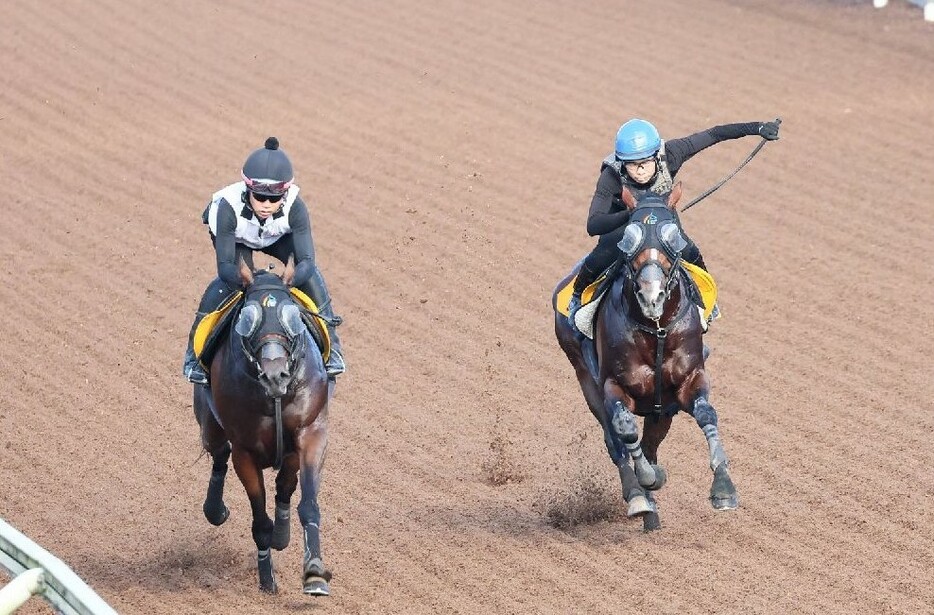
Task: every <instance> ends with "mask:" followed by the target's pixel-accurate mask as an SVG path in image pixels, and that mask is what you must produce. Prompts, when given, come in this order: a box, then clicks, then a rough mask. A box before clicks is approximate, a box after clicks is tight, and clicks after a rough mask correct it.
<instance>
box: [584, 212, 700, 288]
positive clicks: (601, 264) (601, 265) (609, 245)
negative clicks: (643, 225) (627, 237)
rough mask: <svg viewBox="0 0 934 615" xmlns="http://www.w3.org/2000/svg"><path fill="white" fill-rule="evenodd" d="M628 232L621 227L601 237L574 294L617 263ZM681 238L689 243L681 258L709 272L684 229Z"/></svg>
mask: <svg viewBox="0 0 934 615" xmlns="http://www.w3.org/2000/svg"><path fill="white" fill-rule="evenodd" d="M625 231H626V227H625V226H621V227H620V228H618V229H616V230H615V231H611V232H609V233H607V234H605V235H601V236H600V239H598V240H597V245H596V246H595V247H594V249H593V250H592V251H591V252H590V254H588V255H587V257H586V258H584V262H583V264H581V269H580V272H579V273H578V274H577V279H576V280H574V292H575V293H582V292H584V289H585V288H587V287H588V286H590V285H591V284H592V283H593V282H594V280H596V279H597V276H599V275H600V274H601V273H603V272H604V271H606V269H607V268H608V267H609V266H610V265H612V264H613V263H614V262H616V259H617V258H619V256H620V252H619V247H618V246H617V244H618V243H619V242H620V241H621V240H622V239H623V233H624V232H625ZM681 236H682V237H684V240H685V241H686V242H687V244H688V245H687V246H685V248H684V250H682V251H681V258H683V259H684V260H686V261H687V262H689V263H691V264H692V265H698V266H699V267H701V268H703V269H704V270H705V271H706V270H707V266H706V265H705V264H704V257H703V256H701V253H700V249H699V248H698V247H697V244H696V243H694V240H692V239H691V238H690V237H688V235H687V233H685V232H684V229H682V230H681Z"/></svg>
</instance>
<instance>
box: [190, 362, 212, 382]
mask: <svg viewBox="0 0 934 615" xmlns="http://www.w3.org/2000/svg"><path fill="white" fill-rule="evenodd" d="M185 378H187V379H188V382H190V383H192V384H207V383H208V375H207V374H206V373H204V370H203V369H201V366H200V365H195V366H193V367H189V368H188V369H187V370H185Z"/></svg>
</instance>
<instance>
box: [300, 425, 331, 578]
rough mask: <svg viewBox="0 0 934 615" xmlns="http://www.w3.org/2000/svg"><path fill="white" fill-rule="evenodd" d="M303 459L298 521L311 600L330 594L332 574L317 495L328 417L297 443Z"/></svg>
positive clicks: (311, 426) (308, 429)
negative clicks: (323, 543)
mask: <svg viewBox="0 0 934 615" xmlns="http://www.w3.org/2000/svg"><path fill="white" fill-rule="evenodd" d="M298 448H299V451H300V455H301V460H300V461H301V470H300V472H299V481H300V483H301V486H302V497H301V501H299V503H298V518H299V521H300V522H301V524H302V531H303V537H304V543H305V553H304V557H303V559H302V591H303V592H304V593H305V594H307V595H309V596H329V595H330V594H331V587H330V581H331V573H330V572H329V571H328V570H327V569H326V568H325V567H324V559H323V557H322V555H321V509H320V508H319V507H318V492H319V490H320V488H321V469H322V467H323V465H324V456H325V452H326V450H327V413H326V410H322V412H321V414H319V415H318V417H317V418H316V419H315V421H314V423H312V424H311V425H310V426H309V427H307V428H306V429H304V430H303V431H302V433H301V435H300V436H299V439H298Z"/></svg>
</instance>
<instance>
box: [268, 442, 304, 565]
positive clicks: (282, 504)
mask: <svg viewBox="0 0 934 615" xmlns="http://www.w3.org/2000/svg"><path fill="white" fill-rule="evenodd" d="M298 466H299V461H298V455H289V456H287V457H286V458H285V461H284V462H283V464H282V468H281V469H280V470H279V473H278V474H277V475H276V515H275V523H274V525H273V529H272V548H273V549H276V550H277V551H281V550H282V549H284V548H286V547H287V546H289V538H290V532H289V516H290V515H289V503H290V502H291V501H292V494H293V493H295V488H296V487H297V486H298Z"/></svg>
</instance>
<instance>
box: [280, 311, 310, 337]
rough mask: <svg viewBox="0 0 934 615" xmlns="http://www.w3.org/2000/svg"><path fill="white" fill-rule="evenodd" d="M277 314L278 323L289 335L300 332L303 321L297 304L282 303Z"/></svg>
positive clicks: (292, 335)
mask: <svg viewBox="0 0 934 615" xmlns="http://www.w3.org/2000/svg"><path fill="white" fill-rule="evenodd" d="M278 316H279V323H280V324H282V328H283V329H285V332H286V333H287V334H288V336H289V337H295V336H297V335H299V334H300V333H301V332H302V328H303V327H304V326H305V323H304V322H302V315H301V313H300V312H299V310H298V306H297V305H295V304H294V303H284V304H282V305H281V306H280V307H279V311H278Z"/></svg>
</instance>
